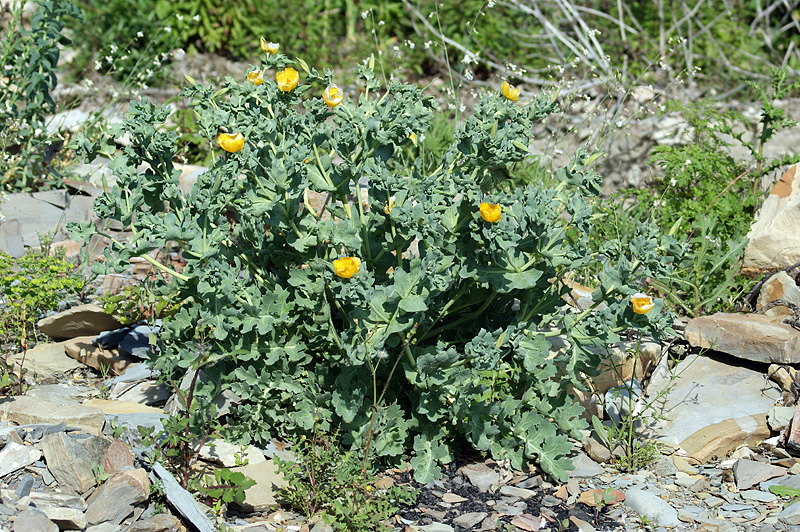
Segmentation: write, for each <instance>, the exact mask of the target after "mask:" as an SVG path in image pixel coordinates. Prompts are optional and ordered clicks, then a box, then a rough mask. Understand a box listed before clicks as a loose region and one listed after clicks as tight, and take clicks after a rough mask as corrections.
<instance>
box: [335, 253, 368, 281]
mask: <svg viewBox="0 0 800 532" xmlns="http://www.w3.org/2000/svg"><path fill="white" fill-rule="evenodd" d="M359 268H361V259H359V258H358V257H342V258H341V259H336V260H335V261H333V269H334V271H335V272H336V275H338V276H339V277H344V278H345V279H350V278H351V277H352V276H354V275H355V274H357V273H358V270H359Z"/></svg>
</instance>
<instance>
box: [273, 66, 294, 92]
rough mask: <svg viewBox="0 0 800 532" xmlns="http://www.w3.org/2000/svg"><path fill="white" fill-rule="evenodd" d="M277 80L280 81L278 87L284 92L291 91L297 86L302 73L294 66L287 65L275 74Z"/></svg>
mask: <svg viewBox="0 0 800 532" xmlns="http://www.w3.org/2000/svg"><path fill="white" fill-rule="evenodd" d="M275 80H276V81H277V82H278V88H279V89H280V90H282V91H283V92H290V91H291V90H292V89H294V88H295V87H297V83H298V82H299V81H300V74H298V73H297V70H295V69H293V68H292V67H287V68H285V69H283V70H281V71H280V72H278V73H276V74H275Z"/></svg>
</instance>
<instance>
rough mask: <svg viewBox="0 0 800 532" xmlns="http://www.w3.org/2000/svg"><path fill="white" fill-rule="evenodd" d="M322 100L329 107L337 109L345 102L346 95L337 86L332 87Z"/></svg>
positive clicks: (326, 90) (326, 91)
mask: <svg viewBox="0 0 800 532" xmlns="http://www.w3.org/2000/svg"><path fill="white" fill-rule="evenodd" d="M322 99H323V100H325V103H326V104H327V105H328V107H336V106H337V105H339V104H340V103H342V100H344V93H343V92H342V91H341V90H340V89H339V87H337V86H336V85H331V86H330V87H328V88H327V89H325V92H323V93H322Z"/></svg>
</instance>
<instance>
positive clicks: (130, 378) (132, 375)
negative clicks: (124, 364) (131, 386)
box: [111, 364, 158, 384]
mask: <svg viewBox="0 0 800 532" xmlns="http://www.w3.org/2000/svg"><path fill="white" fill-rule="evenodd" d="M157 374H158V372H157V371H153V370H152V369H150V368H148V367H147V364H134V365H133V366H129V367H128V369H126V370H125V373H123V374H122V375H119V376H117V377H114V378H113V379H111V383H112V384H121V383H125V382H139V381H144V380H147V379H150V378H153V377H155V376H156V375H157Z"/></svg>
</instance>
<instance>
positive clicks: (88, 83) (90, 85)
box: [83, 79, 94, 89]
mask: <svg viewBox="0 0 800 532" xmlns="http://www.w3.org/2000/svg"><path fill="white" fill-rule="evenodd" d="M83 84H84V85H86V88H87V89H90V88H91V87H92V85H94V82H93V81H92V80H90V79H85V80H83Z"/></svg>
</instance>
